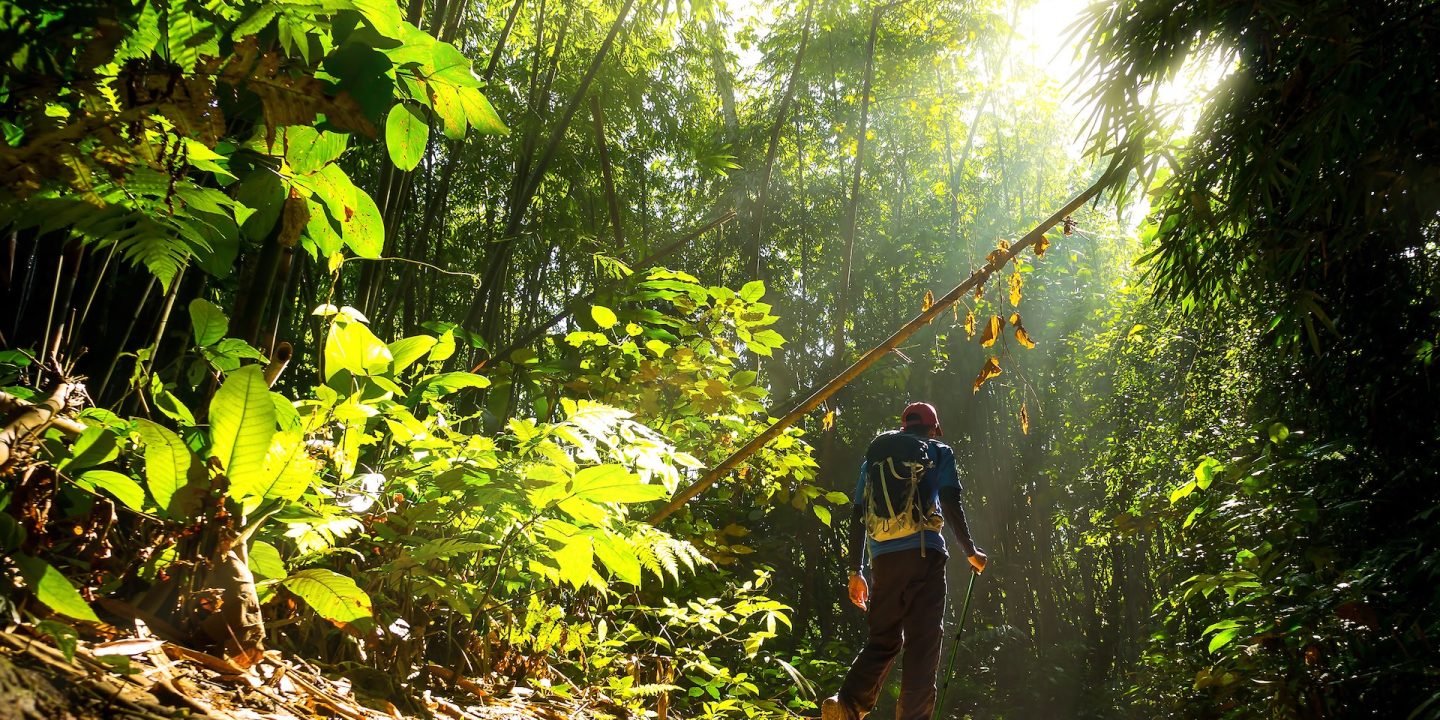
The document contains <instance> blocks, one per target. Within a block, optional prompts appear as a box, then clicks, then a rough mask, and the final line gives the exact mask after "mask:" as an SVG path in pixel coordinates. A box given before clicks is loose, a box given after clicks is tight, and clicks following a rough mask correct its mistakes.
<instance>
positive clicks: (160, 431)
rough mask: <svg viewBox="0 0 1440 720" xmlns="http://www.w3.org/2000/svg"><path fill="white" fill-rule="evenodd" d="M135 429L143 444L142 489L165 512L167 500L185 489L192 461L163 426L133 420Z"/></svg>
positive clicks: (180, 441)
mask: <svg viewBox="0 0 1440 720" xmlns="http://www.w3.org/2000/svg"><path fill="white" fill-rule="evenodd" d="M135 428H136V429H137V430H139V431H140V442H142V443H144V444H145V485H146V486H147V487H149V488H150V496H151V497H153V498H155V504H156V505H158V506H160V508H161V509H163V510H169V509H170V499H171V498H173V497H174V496H175V493H176V492H178V491H179V490H180V488H182V487H184V486H185V482H186V480H187V475H188V473H189V471H190V464H191V462H192V461H193V459H192V457H191V455H190V448H188V447H186V446H185V441H183V440H181V439H180V436H178V435H176V434H175V433H173V432H170V430H169V428H166V427H165V426H163V425H158V424H156V423H153V422H150V421H149V420H143V419H139V418H137V419H136V420H135Z"/></svg>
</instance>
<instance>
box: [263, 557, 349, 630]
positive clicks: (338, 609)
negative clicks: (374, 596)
mask: <svg viewBox="0 0 1440 720" xmlns="http://www.w3.org/2000/svg"><path fill="white" fill-rule="evenodd" d="M280 584H281V585H284V586H285V589H286V590H289V591H290V592H292V593H295V595H296V596H298V597H299V598H300V599H301V600H304V601H305V603H306V604H307V605H309V606H310V608H311V609H313V610H314V611H315V612H316V614H318V615H319V616H320V617H323V618H325V619H326V620H329V621H330V622H333V623H335V624H337V625H340V626H342V627H343V626H346V625H349V624H351V623H354V622H356V621H357V620H366V619H369V618H370V617H371V609H370V608H371V605H370V596H369V595H366V594H365V591H364V590H361V589H360V586H358V585H356V584H355V581H354V580H351V579H350V578H348V577H345V576H344V575H341V574H339V573H337V572H335V571H333V570H326V569H324V568H308V569H305V570H301V571H299V572H297V573H295V574H293V575H291V576H290V577H288V578H285V580H283V581H282V582H281V583H280Z"/></svg>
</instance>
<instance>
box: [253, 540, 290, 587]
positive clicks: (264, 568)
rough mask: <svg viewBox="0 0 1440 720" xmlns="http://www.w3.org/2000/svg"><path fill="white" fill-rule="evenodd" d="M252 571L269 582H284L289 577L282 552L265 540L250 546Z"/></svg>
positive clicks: (257, 541)
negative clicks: (281, 557)
mask: <svg viewBox="0 0 1440 720" xmlns="http://www.w3.org/2000/svg"><path fill="white" fill-rule="evenodd" d="M250 569H251V570H253V571H255V574H256V575H259V576H261V577H263V578H265V579H267V580H284V579H285V577H286V575H287V573H286V572H285V561H284V560H282V559H280V551H279V550H276V549H275V546H274V545H271V544H270V543H267V542H265V541H264V540H256V541H255V542H254V543H252V544H251V545H250Z"/></svg>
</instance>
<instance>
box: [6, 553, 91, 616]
mask: <svg viewBox="0 0 1440 720" xmlns="http://www.w3.org/2000/svg"><path fill="white" fill-rule="evenodd" d="M15 563H16V564H17V565H19V566H20V575H21V576H22V577H23V578H25V586H26V587H28V588H30V592H33V593H35V597H36V598H38V599H39V600H40V602H42V603H45V605H46V607H49V608H50V609H51V610H54V611H55V612H58V613H60V614H61V615H68V616H70V617H72V618H75V619H77V620H89V621H91V622H100V618H97V617H95V611H94V610H91V609H90V604H89V603H87V602H85V598H83V597H80V591H79V590H76V589H75V586H74V585H71V584H70V581H69V580H67V579H65V576H64V575H61V574H60V571H59V570H56V569H55V568H53V567H51V566H50V564H49V563H47V562H45V561H44V560H40V559H38V558H33V557H30V556H28V555H18V556H16V557H15Z"/></svg>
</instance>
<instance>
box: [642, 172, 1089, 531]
mask: <svg viewBox="0 0 1440 720" xmlns="http://www.w3.org/2000/svg"><path fill="white" fill-rule="evenodd" d="M1109 184H1110V176H1109V175H1108V174H1107V175H1104V176H1102V177H1101V178H1100V179H1099V180H1097V181H1096V182H1095V184H1094V185H1091V186H1090V187H1089V188H1087V189H1086V190H1085V191H1084V192H1082V193H1080V194H1079V195H1076V196H1075V197H1074V198H1073V199H1072V200H1070V202H1068V203H1065V206H1064V207H1062V208H1060V209H1059V210H1057V211H1055V213H1054V214H1052V215H1051V216H1050V217H1048V218H1046V219H1045V220H1043V221H1041V223H1040V224H1039V225H1036V226H1035V228H1034V229H1033V230H1031V231H1030V232H1028V233H1026V234H1025V237H1023V238H1021V239H1020V240H1019V241H1018V242H1016V243H1015V244H1013V245H1011V246H1010V247H1009V248H1008V249H1006V250H1003V251H997V252H995V253H992V254H991V256H990V261H989V262H987V263H986V264H985V265H984V266H982V267H981V268H980V269H978V270H975V271H973V272H971V273H970V277H968V278H966V280H965V282H962V283H960V284H959V285H956V286H955V289H953V290H951V291H950V292H949V293H946V295H945V297H942V298H940V299H939V300H936V301H935V304H933V305H931V306H930V307H929V308H928V309H927V310H925V311H924V312H922V313H920V314H919V315H918V316H916V317H915V319H913V320H911V321H910V322H908V323H906V324H905V325H904V326H903V327H901V328H900V329H899V330H896V331H895V334H893V335H891V336H890V337H889V339H887V340H886V341H885V342H883V343H880V344H879V345H877V346H875V347H873V348H871V349H870V350H869V351H868V352H866V353H865V354H864V355H861V356H860V359H859V360H856V361H855V363H854V364H853V365H851V366H850V367H848V368H846V369H845V370H844V372H841V373H840V374H839V375H836V376H835V377H833V378H831V379H830V382H827V383H825V385H824V386H822V387H821V388H820V389H819V390H816V391H815V392H814V394H812V395H811V396H810V397H808V398H806V399H805V401H804V402H802V403H800V404H799V405H797V406H795V408H794V409H792V410H791V411H790V412H788V413H786V414H785V416H784V417H782V418H780V419H779V420H776V421H775V422H774V423H773V424H771V425H770V427H768V428H766V429H765V432H762V433H760V434H759V435H757V436H756V437H755V438H754V439H753V440H751V441H750V442H748V443H746V444H745V446H744V447H742V448H740V449H739V450H736V451H735V452H733V453H731V454H730V457H728V458H725V460H724V462H722V463H720V464H719V465H717V466H715V469H713V470H711V471H710V472H708V473H706V474H705V476H704V477H702V478H700V479H699V480H697V481H696V482H694V483H692V484H691V485H689V486H688V487H686V488H684V489H682V490H681V491H680V492H678V493H676V494H675V497H673V498H671V500H670V502H669V503H667V504H666V505H665V507H662V508H660V509H659V510H656V511H655V513H654V514H653V515H651V516H650V517H649V518H647V520H646V521H647V522H649V523H650V524H651V525H658V524H659V523H661V522H662V521H664V520H665V518H667V517H670V515H672V514H673V513H674V512H675V511H676V510H679V509H680V508H681V507H684V505H685V503H687V502H689V501H690V500H691V499H693V498H695V497H696V496H698V495H699V494H700V493H702V492H705V490H706V489H707V488H709V487H710V486H711V485H714V484H715V481H717V480H719V479H720V478H721V477H724V476H725V474H726V473H728V472H730V471H731V470H734V469H735V468H736V467H737V466H739V465H740V463H742V462H744V461H745V459H746V458H748V457H750V456H751V455H753V454H755V452H756V451H758V450H759V449H760V448H762V447H764V446H765V444H766V443H768V442H770V441H771V440H773V439H775V438H776V437H778V436H779V435H780V433H782V432H784V431H785V428H788V427H790V426H791V425H794V424H795V422H796V421H797V420H799V419H800V418H801V417H803V416H804V415H805V414H806V413H809V412H810V411H811V410H814V409H815V408H817V407H819V406H820V403H822V402H825V400H826V399H828V398H829V397H830V396H831V395H834V394H835V393H836V392H837V391H839V390H840V388H842V387H845V386H846V385H848V384H850V381H851V380H854V379H855V378H856V377H858V376H859V375H860V373H863V372H865V370H867V369H868V368H869V367H870V366H871V365H874V364H875V363H876V362H878V361H879V360H880V358H882V357H885V356H886V355H888V354H889V353H890V352H891V351H892V350H894V349H895V348H897V347H899V345H900V343H902V342H905V339H906V338H908V337H910V336H911V335H914V334H915V333H916V332H918V331H919V330H920V329H921V328H923V327H925V326H926V325H928V324H929V323H930V321H931V320H934V319H935V318H937V317H939V316H940V314H941V313H943V312H945V311H946V310H947V309H949V308H950V306H951V305H954V304H955V303H957V302H959V301H960V298H962V297H965V294H966V293H968V292H970V291H971V290H974V289H975V288H976V287H979V286H981V285H984V284H985V281H986V280H988V279H990V276H991V275H992V274H994V273H995V272H996V271H998V270H999V269H1001V268H1003V267H1005V264H1006V263H1008V262H1010V260H1012V259H1013V258H1014V257H1015V256H1016V255H1018V254H1019V253H1020V251H1022V250H1024V249H1025V248H1028V247H1030V246H1031V245H1034V244H1035V242H1036V241H1038V240H1039V239H1040V238H1041V237H1043V236H1044V235H1045V231H1047V230H1049V229H1050V228H1052V227H1054V226H1055V225H1056V224H1057V223H1059V222H1060V221H1061V220H1063V219H1065V217H1066V216H1067V215H1070V214H1071V213H1073V212H1075V211H1076V210H1078V209H1079V208H1080V207H1081V206H1082V205H1084V204H1085V203H1087V202H1089V201H1090V200H1091V198H1094V197H1095V196H1096V195H1099V194H1100V192H1101V191H1102V190H1104V189H1105V188H1106V187H1107V186H1108V185H1109Z"/></svg>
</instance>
